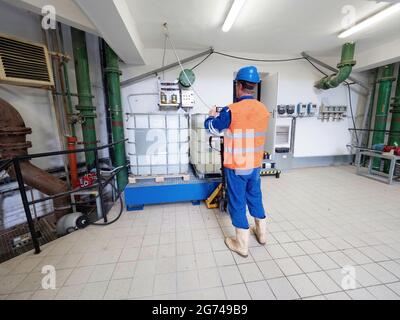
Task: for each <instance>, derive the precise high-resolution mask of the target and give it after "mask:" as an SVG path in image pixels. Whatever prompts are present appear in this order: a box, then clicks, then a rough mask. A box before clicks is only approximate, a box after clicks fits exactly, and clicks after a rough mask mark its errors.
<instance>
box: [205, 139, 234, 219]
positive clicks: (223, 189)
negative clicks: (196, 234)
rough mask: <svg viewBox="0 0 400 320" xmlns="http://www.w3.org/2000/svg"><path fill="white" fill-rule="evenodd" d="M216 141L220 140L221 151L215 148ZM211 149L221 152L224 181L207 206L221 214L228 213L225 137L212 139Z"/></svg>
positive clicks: (208, 200)
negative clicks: (214, 142)
mask: <svg viewBox="0 0 400 320" xmlns="http://www.w3.org/2000/svg"><path fill="white" fill-rule="evenodd" d="M215 139H219V144H220V150H217V149H215V148H214V146H213V141H214V140H215ZM209 144H210V148H211V149H214V150H216V151H219V152H220V155H221V175H222V181H221V183H220V184H219V185H218V187H217V189H215V191H214V192H213V193H212V194H211V196H210V197H209V198H208V199H207V200H206V206H207V208H208V209H218V208H219V210H220V211H221V212H227V209H228V202H229V200H228V191H227V185H226V176H225V170H224V160H225V159H224V146H225V140H224V137H210V140H209Z"/></svg>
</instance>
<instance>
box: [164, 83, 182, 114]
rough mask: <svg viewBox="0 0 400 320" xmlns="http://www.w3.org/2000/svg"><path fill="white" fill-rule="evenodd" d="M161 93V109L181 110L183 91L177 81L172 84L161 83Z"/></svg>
mask: <svg viewBox="0 0 400 320" xmlns="http://www.w3.org/2000/svg"><path fill="white" fill-rule="evenodd" d="M159 92H160V95H159V106H160V108H163V107H164V108H168V107H173V108H179V107H180V106H181V89H180V87H179V82H178V81H177V80H176V81H170V82H167V81H160V82H159Z"/></svg>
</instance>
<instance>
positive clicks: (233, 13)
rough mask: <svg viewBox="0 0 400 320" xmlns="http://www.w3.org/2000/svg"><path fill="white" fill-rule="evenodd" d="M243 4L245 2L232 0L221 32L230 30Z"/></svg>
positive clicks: (244, 0) (243, 0)
mask: <svg viewBox="0 0 400 320" xmlns="http://www.w3.org/2000/svg"><path fill="white" fill-rule="evenodd" d="M245 2H246V0H234V2H233V4H232V7H231V10H230V11H229V14H228V16H227V17H226V20H225V23H224V25H223V27H222V31H223V32H228V31H229V30H231V28H232V26H233V24H234V23H235V20H236V18H237V16H238V15H239V13H240V10H241V9H242V7H243V5H244V3H245Z"/></svg>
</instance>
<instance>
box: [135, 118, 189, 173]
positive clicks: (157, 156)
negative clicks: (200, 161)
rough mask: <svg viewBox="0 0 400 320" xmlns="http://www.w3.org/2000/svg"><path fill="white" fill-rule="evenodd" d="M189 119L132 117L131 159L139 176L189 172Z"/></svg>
mask: <svg viewBox="0 0 400 320" xmlns="http://www.w3.org/2000/svg"><path fill="white" fill-rule="evenodd" d="M188 128H189V117H188V115H186V114H179V115H171V114H163V113H160V114H130V115H129V118H128V127H127V129H128V132H129V135H128V136H129V142H128V145H129V150H128V152H129V158H130V163H131V171H132V174H133V175H136V176H156V175H167V174H187V173H188V172H189V129H188Z"/></svg>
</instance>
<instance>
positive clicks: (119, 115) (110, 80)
mask: <svg viewBox="0 0 400 320" xmlns="http://www.w3.org/2000/svg"><path fill="white" fill-rule="evenodd" d="M105 56H106V69H105V73H106V78H107V88H108V105H109V108H110V111H111V117H112V135H113V140H114V142H118V141H121V140H124V121H123V110H122V99H121V83H120V76H121V71H120V70H119V59H118V56H117V55H116V53H115V52H114V51H113V50H112V49H111V48H110V47H109V46H108V45H107V44H105ZM113 164H114V166H115V167H118V168H119V167H125V169H124V170H122V171H120V172H119V173H118V175H117V182H118V189H119V191H121V192H122V191H124V189H125V187H126V185H127V184H128V170H127V168H126V153H125V143H120V144H117V145H115V152H114V159H113Z"/></svg>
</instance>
